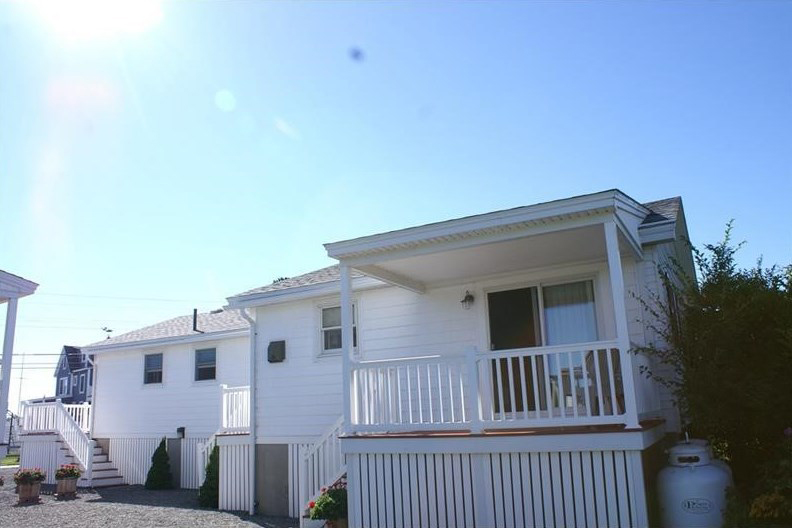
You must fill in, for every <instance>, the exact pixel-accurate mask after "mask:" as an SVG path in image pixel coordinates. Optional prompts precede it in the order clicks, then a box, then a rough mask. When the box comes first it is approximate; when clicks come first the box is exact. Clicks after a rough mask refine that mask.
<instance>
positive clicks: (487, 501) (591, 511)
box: [347, 451, 647, 528]
mask: <svg viewBox="0 0 792 528" xmlns="http://www.w3.org/2000/svg"><path fill="white" fill-rule="evenodd" d="M347 460H348V482H349V493H350V501H349V504H350V512H349V520H350V526H351V527H353V528H389V527H393V528H397V527H405V528H435V527H437V528H440V527H449V528H451V527H458V528H463V527H465V528H467V527H482V528H493V527H498V528H518V527H535V528H540V527H548V526H553V527H586V528H592V527H603V526H614V527H615V526H618V527H625V528H627V527H643V526H646V524H647V519H646V505H645V496H644V485H643V476H642V475H643V473H642V470H641V467H640V464H641V461H640V452H639V451H560V452H538V453H486V454H478V453H474V454H469V453H457V454H451V453H447V454H440V453H425V454H405V453H365V454H362V453H361V454H354V455H348V458H347Z"/></svg>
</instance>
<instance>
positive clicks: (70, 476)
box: [55, 464, 82, 500]
mask: <svg viewBox="0 0 792 528" xmlns="http://www.w3.org/2000/svg"><path fill="white" fill-rule="evenodd" d="M80 475H82V472H81V471H80V468H79V467H77V466H76V465H74V464H64V465H62V466H61V467H59V468H58V470H57V471H56V472H55V481H56V482H57V488H56V490H55V495H56V497H57V498H58V500H63V499H73V498H75V497H76V496H77V480H78V479H79V478H80Z"/></svg>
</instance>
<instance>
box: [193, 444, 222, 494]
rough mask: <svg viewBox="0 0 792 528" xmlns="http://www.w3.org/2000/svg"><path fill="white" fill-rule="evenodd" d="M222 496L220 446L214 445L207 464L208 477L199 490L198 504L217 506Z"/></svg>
mask: <svg viewBox="0 0 792 528" xmlns="http://www.w3.org/2000/svg"><path fill="white" fill-rule="evenodd" d="M219 498H220V448H219V447H217V446H214V448H213V449H212V452H211V453H210V454H209V463H208V464H206V478H205V479H204V483H203V484H202V485H201V489H200V490H198V504H200V505H201V506H204V507H206V508H217V507H218V503H219Z"/></svg>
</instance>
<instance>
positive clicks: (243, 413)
mask: <svg viewBox="0 0 792 528" xmlns="http://www.w3.org/2000/svg"><path fill="white" fill-rule="evenodd" d="M220 392H221V402H222V403H221V404H222V422H221V426H220V431H219V432H221V433H247V432H249V431H250V387H247V386H244V387H229V386H227V385H221V386H220Z"/></svg>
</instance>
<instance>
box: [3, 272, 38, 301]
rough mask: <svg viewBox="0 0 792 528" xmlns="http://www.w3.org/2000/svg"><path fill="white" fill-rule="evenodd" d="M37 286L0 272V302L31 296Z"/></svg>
mask: <svg viewBox="0 0 792 528" xmlns="http://www.w3.org/2000/svg"><path fill="white" fill-rule="evenodd" d="M36 288H38V284H36V283H35V282H33V281H29V280H27V279H23V278H22V277H18V276H16V275H14V274H12V273H8V272H6V271H2V270H0V302H3V301H5V300H7V299H19V298H20V297H26V296H28V295H32V294H33V293H34V292H35V291H36Z"/></svg>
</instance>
